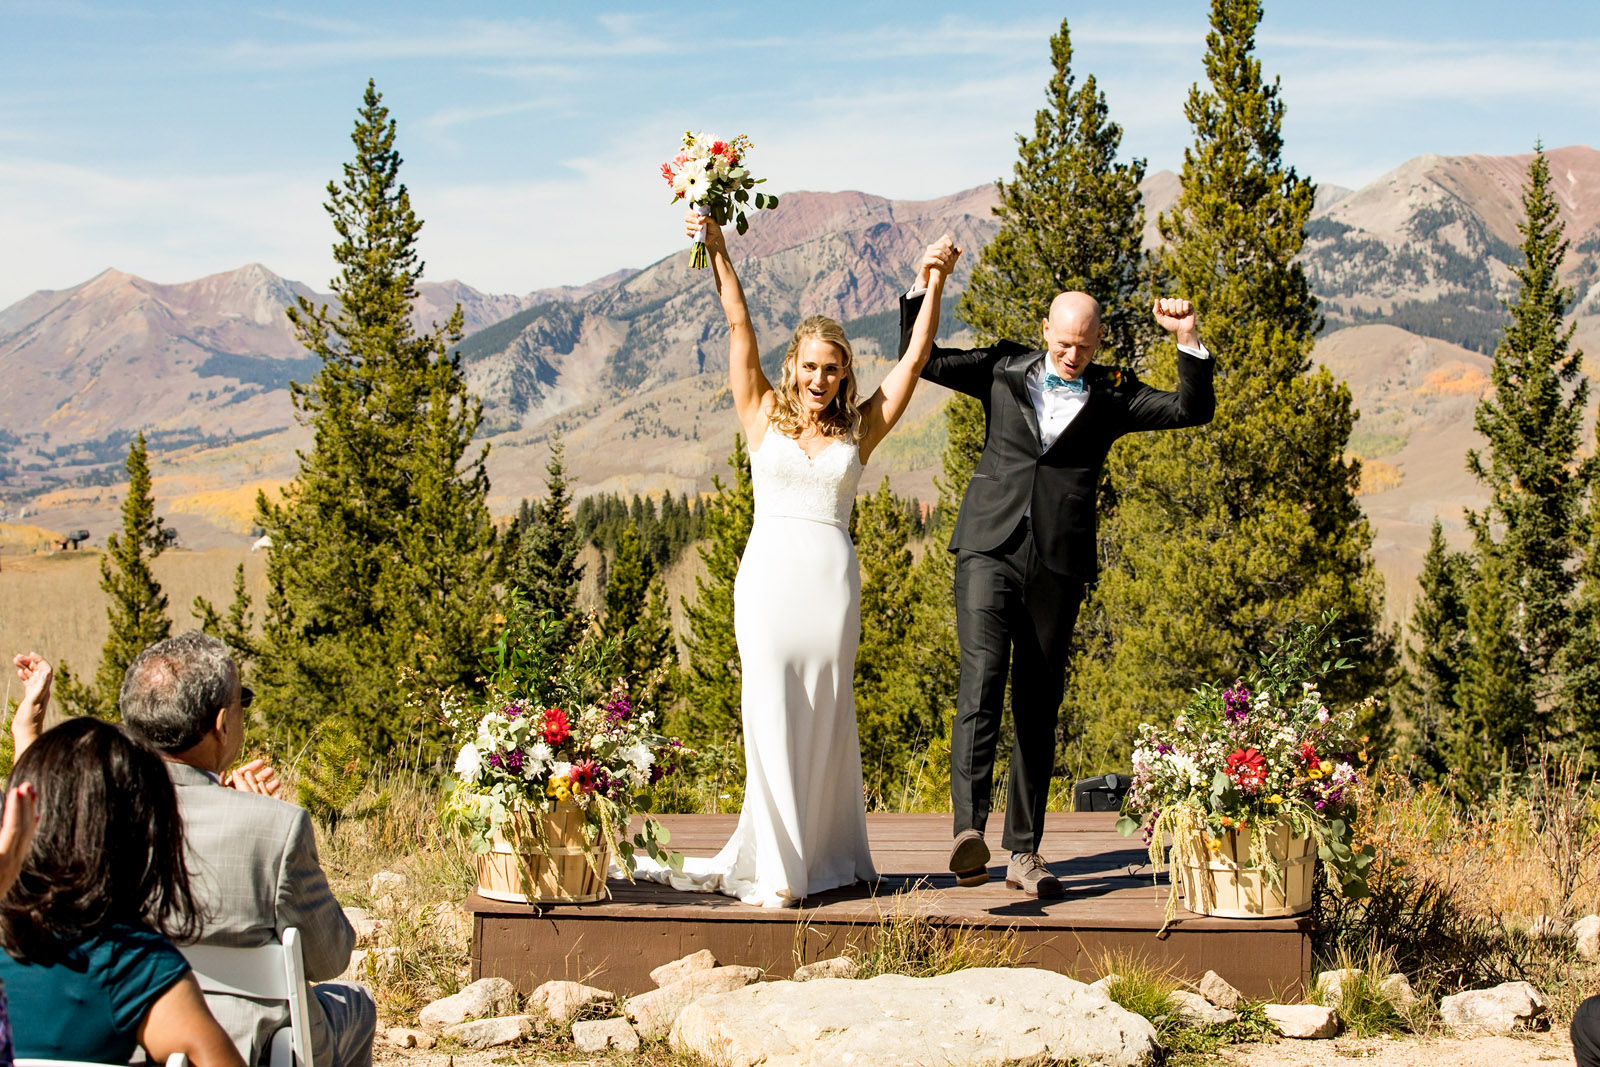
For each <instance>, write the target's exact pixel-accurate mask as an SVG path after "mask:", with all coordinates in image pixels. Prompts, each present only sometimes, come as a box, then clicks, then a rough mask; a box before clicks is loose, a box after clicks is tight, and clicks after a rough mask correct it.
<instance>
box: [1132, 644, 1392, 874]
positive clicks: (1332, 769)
mask: <svg viewBox="0 0 1600 1067" xmlns="http://www.w3.org/2000/svg"><path fill="white" fill-rule="evenodd" d="M1330 625H1331V622H1330V623H1328V624H1325V625H1324V626H1323V627H1322V628H1321V629H1317V628H1315V627H1311V626H1304V625H1302V626H1300V627H1299V628H1297V629H1296V630H1295V632H1294V633H1293V634H1292V635H1291V636H1290V638H1289V639H1288V640H1286V641H1285V642H1284V643H1283V644H1281V645H1280V646H1279V647H1278V648H1277V649H1276V650H1275V651H1274V652H1272V653H1271V654H1269V655H1268V656H1266V657H1265V658H1264V659H1263V660H1262V662H1261V666H1260V667H1259V668H1258V669H1257V670H1256V671H1255V672H1254V673H1253V674H1251V675H1250V676H1249V677H1247V678H1245V679H1241V680H1239V681H1237V682H1235V683H1234V684H1233V685H1231V686H1228V687H1227V688H1218V687H1217V686H1214V685H1205V686H1201V687H1200V688H1199V689H1197V690H1195V692H1194V695H1193V697H1191V698H1190V700H1189V703H1188V705H1187V706H1185V707H1184V708H1183V710H1182V711H1180V712H1179V713H1178V714H1177V716H1176V717H1175V718H1174V719H1173V722H1172V725H1171V726H1170V727H1165V726H1155V725H1152V724H1151V723H1141V724H1140V726H1139V741H1138V744H1137V745H1136V746H1135V748H1134V750H1133V784H1132V785H1131V786H1130V787H1129V789H1128V793H1127V796H1126V797H1125V798H1124V799H1123V806H1122V817H1121V819H1119V820H1118V822H1117V829H1118V830H1120V831H1121V832H1122V833H1123V834H1124V835H1131V834H1132V833H1133V832H1134V831H1136V830H1139V829H1140V828H1141V827H1142V828H1143V830H1144V835H1145V841H1146V842H1147V843H1148V844H1149V846H1150V856H1151V863H1152V865H1154V866H1155V867H1156V869H1157V870H1160V869H1161V867H1162V862H1161V861H1162V858H1163V857H1162V853H1163V851H1164V848H1163V842H1164V840H1165V838H1166V837H1167V836H1168V835H1170V836H1171V838H1172V846H1173V851H1174V853H1175V860H1176V859H1177V858H1178V857H1182V856H1186V855H1190V854H1191V853H1194V854H1197V855H1203V854H1199V853H1198V850H1200V849H1207V850H1210V851H1213V852H1214V851H1216V850H1217V849H1218V848H1219V847H1220V845H1221V841H1220V839H1221V838H1222V837H1223V835H1225V834H1227V833H1229V832H1230V831H1233V832H1241V834H1242V836H1248V837H1249V839H1250V841H1251V846H1250V848H1251V857H1250V860H1251V864H1252V865H1253V866H1257V867H1261V868H1264V869H1265V870H1266V871H1267V872H1268V874H1269V876H1270V875H1271V873H1272V872H1273V871H1275V870H1276V867H1275V865H1274V864H1273V863H1272V862H1270V857H1269V856H1268V855H1267V854H1266V841H1267V836H1268V834H1267V833H1265V832H1258V833H1249V832H1248V831H1249V828H1251V827H1254V828H1256V829H1257V830H1258V831H1271V830H1272V829H1273V828H1274V827H1276V826H1278V825H1280V824H1285V823H1286V824H1287V825H1288V827H1289V831H1290V833H1291V834H1292V835H1293V836H1295V837H1301V838H1309V839H1311V840H1312V841H1314V842H1315V844H1316V845H1317V856H1318V858H1319V859H1321V860H1322V861H1323V863H1325V864H1326V865H1327V868H1328V870H1329V872H1330V874H1331V875H1332V876H1333V877H1334V880H1335V881H1336V883H1337V884H1338V886H1339V888H1340V889H1341V890H1342V891H1343V892H1344V894H1345V895H1346V896H1348V897H1352V898H1359V897H1362V896H1365V895H1366V870H1367V867H1368V866H1369V865H1370V864H1371V862H1372V855H1373V850H1372V847H1371V846H1370V845H1369V846H1366V847H1364V848H1361V849H1356V848H1355V847H1354V846H1353V842H1352V840H1351V837H1352V827H1353V824H1354V822H1355V815H1356V806H1357V804H1358V803H1359V802H1360V800H1361V794H1362V787H1363V775H1362V771H1361V767H1362V764H1363V762H1364V761H1365V759H1366V751H1365V744H1364V739H1362V740H1358V739H1356V738H1355V737H1354V736H1353V735H1354V733H1355V724H1356V720H1357V717H1358V716H1359V715H1360V714H1361V713H1362V712H1363V711H1365V710H1367V709H1368V708H1369V707H1370V705H1371V704H1372V703H1373V702H1374V701H1375V700H1376V698H1369V699H1368V700H1367V701H1365V702H1363V703H1361V704H1357V705H1354V706H1350V707H1344V708H1330V707H1329V706H1328V704H1327V702H1326V701H1325V700H1324V699H1323V695H1322V693H1321V692H1320V690H1319V689H1318V684H1319V681H1320V680H1321V678H1322V677H1324V676H1326V675H1327V674H1328V673H1330V672H1332V671H1336V670H1345V669H1348V668H1349V667H1350V666H1351V664H1350V663H1349V662H1348V661H1347V660H1344V659H1342V658H1337V649H1338V641H1337V640H1335V639H1333V638H1331V637H1330V636H1329V633H1328V630H1329V626H1330Z"/></svg>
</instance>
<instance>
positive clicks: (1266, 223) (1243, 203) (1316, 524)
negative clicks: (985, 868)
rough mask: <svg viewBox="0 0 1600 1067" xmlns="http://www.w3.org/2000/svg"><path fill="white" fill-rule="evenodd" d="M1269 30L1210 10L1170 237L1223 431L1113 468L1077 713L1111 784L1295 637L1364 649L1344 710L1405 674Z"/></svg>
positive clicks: (1308, 192) (1140, 446) (1154, 371)
mask: <svg viewBox="0 0 1600 1067" xmlns="http://www.w3.org/2000/svg"><path fill="white" fill-rule="evenodd" d="M1260 17H1261V5H1260V3H1259V0H1214V2H1213V3H1212V9H1211V31H1210V33H1209V34H1208V35H1207V38H1206V43H1207V54H1206V57H1205V70H1206V75H1207V79H1208V83H1209V84H1208V86H1207V87H1205V88H1202V87H1201V86H1199V85H1196V86H1195V87H1194V88H1193V89H1192V90H1191V92H1190V95H1189V100H1188V103H1187V106H1186V109H1185V110H1186V114H1187V116H1188V118H1189V121H1190V122H1191V123H1192V124H1193V126H1194V130H1195V144H1194V146H1193V147H1192V148H1191V149H1188V150H1186V151H1185V153H1184V164H1183V172H1182V175H1181V182H1182V191H1181V193H1180V195H1179V199H1178V201H1177V203H1176V204H1175V205H1174V207H1173V210H1172V212H1171V214H1169V215H1164V216H1163V217H1162V218H1161V220H1160V226H1161V232H1162V235H1163V236H1164V237H1165V239H1166V241H1167V242H1168V247H1167V249H1166V251H1165V254H1164V257H1163V262H1162V264H1161V273H1162V275H1163V276H1164V277H1166V278H1169V279H1170V285H1171V294H1172V295H1175V296H1181V297H1185V298H1187V299H1189V300H1192V301H1193V302H1194V303H1195V306H1196V308H1197V309H1198V312H1199V316H1200V329H1201V336H1202V338H1203V340H1204V341H1205V343H1206V345H1207V346H1208V347H1209V348H1210V350H1211V352H1212V353H1213V354H1214V356H1215V358H1216V360H1217V367H1216V377H1217V410H1216V417H1215V419H1214V421H1213V422H1212V423H1211V424H1209V425H1208V426H1205V427H1200V428H1197V429H1193V430H1182V431H1171V432H1164V433H1153V434H1135V435H1132V436H1130V437H1128V438H1125V439H1124V440H1123V441H1122V442H1121V443H1120V444H1119V445H1118V446H1117V448H1116V449H1115V450H1113V452H1112V455H1111V458H1110V462H1109V463H1108V471H1107V473H1108V475H1109V477H1110V480H1111V483H1112V486H1113V489H1114V492H1115V494H1116V508H1115V510H1114V511H1113V512H1112V513H1111V514H1110V516H1109V517H1108V519H1107V520H1106V521H1105V522H1104V524H1103V526H1102V531H1103V534H1104V537H1103V543H1104V544H1105V545H1106V546H1108V548H1109V551H1108V552H1107V556H1108V558H1107V559H1106V560H1105V561H1104V567H1103V570H1102V572H1101V580H1100V583H1099V586H1098V588H1097V589H1096V591H1095V592H1094V594H1093V596H1092V598H1091V601H1090V603H1089V605H1088V610H1090V611H1095V612H1099V613H1101V615H1102V618H1103V630H1102V632H1103V633H1104V634H1105V635H1106V639H1105V640H1104V641H1103V643H1098V644H1087V643H1086V642H1085V641H1084V640H1083V639H1084V638H1085V637H1093V636H1094V634H1093V631H1090V632H1089V633H1088V634H1080V646H1082V647H1084V654H1082V655H1080V656H1079V657H1078V661H1077V665H1076V669H1075V671H1074V675H1073V678H1072V681H1071V690H1070V695H1069V699H1068V701H1067V707H1068V709H1069V710H1073V709H1075V710H1076V713H1077V714H1078V715H1080V716H1084V717H1086V719H1087V721H1081V725H1082V726H1083V727H1084V728H1086V729H1087V731H1088V733H1089V736H1088V738H1087V750H1088V753H1089V756H1090V757H1091V758H1094V759H1098V760H1100V761H1103V762H1104V763H1105V764H1106V765H1107V766H1116V765H1124V764H1125V762H1126V760H1127V756H1128V752H1129V749H1130V747H1131V743H1132V739H1133V733H1134V729H1135V725H1136V724H1137V723H1138V722H1140V721H1143V720H1155V719H1158V718H1163V717H1165V716H1168V715H1170V714H1171V712H1172V709H1174V708H1176V707H1178V706H1180V705H1181V704H1182V703H1183V702H1184V698H1185V694H1186V693H1187V692H1188V691H1189V690H1190V689H1192V688H1193V687H1194V686H1196V685H1198V684H1200V683H1202V682H1212V681H1217V680H1220V679H1226V678H1228V677H1230V676H1232V675H1234V674H1235V673H1237V672H1239V671H1241V670H1242V669H1244V668H1245V667H1246V666H1247V665H1248V664H1249V663H1250V662H1251V661H1253V660H1254V658H1255V657H1256V655H1257V654H1258V653H1259V651H1260V650H1262V649H1265V648H1269V647H1271V646H1272V645H1273V643H1274V641H1276V640H1277V639H1279V638H1281V637H1282V636H1284V635H1285V634H1286V632H1287V630H1288V627H1289V626H1290V624H1292V623H1294V622H1296V621H1301V622H1304V621H1309V620H1315V619H1319V618H1321V617H1322V616H1323V615H1324V614H1325V613H1327V612H1330V611H1331V612H1333V613H1334V614H1335V615H1337V616H1338V617H1339V618H1340V627H1341V636H1343V637H1345V638H1347V639H1360V640H1363V641H1364V642H1365V646H1364V647H1365V654H1364V655H1363V656H1362V657H1361V660H1362V669H1361V670H1358V671H1352V672H1348V673H1347V675H1346V676H1344V677H1342V678H1341V679H1340V681H1341V683H1342V685H1341V687H1340V689H1339V691H1338V692H1336V693H1335V694H1334V695H1335V696H1346V695H1353V693H1355V692H1362V691H1370V689H1371V688H1373V687H1374V686H1375V685H1376V684H1377V683H1378V682H1379V681H1380V680H1381V679H1382V678H1383V677H1384V676H1385V674H1386V672H1387V670H1388V665H1389V662H1388V661H1389V659H1390V657H1391V655H1392V653H1391V651H1390V649H1389V647H1388V643H1387V641H1386V640H1385V639H1384V637H1383V635H1382V633H1381V631H1380V629H1379V619H1380V610H1381V600H1382V589H1381V581H1380V579H1379V577H1378V575H1377V573H1376V572H1375V570H1374V568H1373V566H1372V562H1371V559H1370V558H1369V555H1368V549H1369V547H1370V544H1371V540H1372V534H1371V530H1370V528H1369V526H1368V524H1367V521H1366V519H1365V518H1364V517H1363V516H1362V514H1361V511H1360V509H1359V507H1357V505H1356V499H1355V493H1356V487H1357V484H1358V478H1359V469H1358V465H1357V464H1356V463H1355V462H1351V461H1346V460H1345V459H1344V453H1345V448H1346V445H1347V444H1348V442H1349V437H1350V430H1351V425H1352V423H1353V421H1354V415H1353V413H1352V411H1351V404H1350V392H1349V389H1348V388H1347V387H1345V386H1344V385H1342V384H1339V383H1337V382H1335V381H1334V379H1333V377H1332V376H1331V375H1330V374H1329V373H1328V372H1327V370H1326V369H1319V370H1316V371H1313V370H1312V369H1311V360H1310V353H1311V348H1312V345H1313V343H1314V340H1315V336H1316V332H1317V329H1318V326H1319V325H1320V319H1319V316H1318V314H1317V310H1316V301H1315V299H1314V298H1313V297H1312V296H1311V293H1310V291H1309V287H1308V286H1307V283H1306V279H1305V275H1304V273H1303V272H1302V270H1301V268H1300V267H1299V265H1297V264H1296V263H1295V262H1294V258H1295V256H1296V254H1297V253H1298V252H1299V251H1300V248H1301V245H1302V243H1303V241H1304V232H1303V228H1304V225H1305V222H1306V220H1307V218H1308V217H1309V216H1310V213H1311V209H1312V206H1313V199H1314V195H1315V190H1314V188H1313V186H1312V184H1311V182H1310V181H1308V180H1306V179H1303V178H1301V177H1300V176H1298V175H1297V174H1296V173H1295V171H1294V169H1293V168H1290V167H1286V166H1285V165H1284V164H1283V162H1282V159H1281V151H1282V132H1281V131H1282V123H1283V103H1282V101H1281V100H1280V98H1279V89H1278V85H1277V83H1276V82H1274V83H1273V84H1270V85H1268V84H1265V83H1263V81H1262V79H1261V65H1260V62H1259V61H1258V60H1257V59H1256V58H1255V57H1254V54H1253V51H1254V43H1255V30H1256V25H1257V23H1258V22H1259V20H1260ZM1146 377H1147V378H1148V380H1150V381H1151V382H1152V383H1153V384H1156V385H1160V386H1165V387H1168V388H1170V387H1171V386H1172V384H1173V383H1175V382H1176V379H1177V374H1176V352H1175V348H1174V346H1172V345H1171V344H1170V343H1165V344H1162V345H1161V346H1159V347H1158V348H1156V349H1155V350H1154V358H1153V360H1151V361H1150V363H1149V371H1148V374H1147V375H1146Z"/></svg>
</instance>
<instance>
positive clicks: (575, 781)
mask: <svg viewBox="0 0 1600 1067" xmlns="http://www.w3.org/2000/svg"><path fill="white" fill-rule="evenodd" d="M599 774H600V764H598V763H596V762H595V761H594V760H592V759H586V760H583V761H581V762H579V763H574V764H573V765H572V774H571V778H572V788H573V791H574V792H578V793H593V792H594V789H595V779H596V777H597V776H598V775H599Z"/></svg>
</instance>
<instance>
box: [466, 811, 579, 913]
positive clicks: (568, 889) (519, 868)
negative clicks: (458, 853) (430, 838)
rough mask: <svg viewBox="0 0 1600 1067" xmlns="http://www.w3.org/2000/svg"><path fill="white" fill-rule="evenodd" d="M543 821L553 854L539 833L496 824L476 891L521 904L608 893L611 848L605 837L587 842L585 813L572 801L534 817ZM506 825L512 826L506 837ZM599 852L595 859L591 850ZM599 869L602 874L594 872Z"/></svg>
mask: <svg viewBox="0 0 1600 1067" xmlns="http://www.w3.org/2000/svg"><path fill="white" fill-rule="evenodd" d="M535 818H538V819H540V820H541V821H542V822H543V823H544V833H545V838H546V840H548V841H549V842H550V850H549V855H548V856H547V855H545V854H544V853H543V852H542V851H540V849H539V841H538V838H537V837H535V836H534V835H533V834H532V833H531V831H530V832H529V833H528V834H527V835H526V838H524V836H523V835H522V834H519V833H517V832H516V831H514V830H512V828H511V827H510V826H506V827H504V828H499V827H497V828H496V829H495V832H494V837H493V839H492V841H491V844H490V848H489V851H488V852H487V853H486V854H484V855H482V856H478V857H476V858H477V861H478V895H479V896H483V897H488V898H489V899H490V900H505V901H511V902H513V903H519V904H583V903H588V902H590V901H595V900H603V899H605V898H606V897H608V896H610V892H609V891H608V890H607V889H606V879H605V871H606V866H607V864H608V863H609V861H610V850H609V847H608V844H607V843H606V842H604V841H600V842H596V843H595V844H594V845H590V844H588V843H587V842H586V841H585V840H584V837H583V823H584V817H583V812H581V811H579V810H578V808H577V806H576V805H574V804H572V803H571V802H570V801H567V802H563V803H561V804H558V805H557V806H556V809H555V810H554V811H552V812H549V813H543V814H540V815H537V816H535ZM502 829H505V830H512V833H511V835H510V837H509V838H508V837H507V836H505V835H504V834H503V833H502ZM590 851H595V852H596V854H595V856H594V863H593V865H592V866H591V864H590V863H589V858H588V855H587V854H588V853H589V852H590ZM596 870H598V871H599V873H598V874H597V873H596Z"/></svg>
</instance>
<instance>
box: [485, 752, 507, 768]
mask: <svg viewBox="0 0 1600 1067" xmlns="http://www.w3.org/2000/svg"><path fill="white" fill-rule="evenodd" d="M505 765H506V761H505V757H504V756H502V755H500V753H498V752H491V753H489V766H491V767H497V768H504V767H505Z"/></svg>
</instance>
